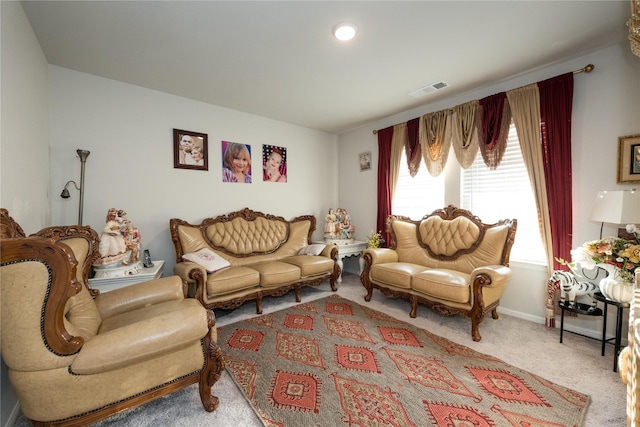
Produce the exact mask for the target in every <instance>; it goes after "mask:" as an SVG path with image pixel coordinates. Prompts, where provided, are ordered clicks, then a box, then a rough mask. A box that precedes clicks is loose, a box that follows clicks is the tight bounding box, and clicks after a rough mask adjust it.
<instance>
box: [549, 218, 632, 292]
mask: <svg viewBox="0 0 640 427" xmlns="http://www.w3.org/2000/svg"><path fill="white" fill-rule="evenodd" d="M626 230H627V233H629V234H630V235H633V236H634V237H635V241H633V240H627V239H623V238H621V237H605V238H604V239H599V240H594V241H591V242H585V243H584V244H583V245H582V246H581V247H579V248H577V249H574V250H572V251H571V258H572V262H567V261H565V260H563V259H561V258H558V259H557V261H558V262H560V263H561V264H564V265H568V266H569V267H570V268H571V269H572V270H573V269H574V267H575V266H576V264H580V266H581V267H583V268H586V269H592V268H595V267H596V265H597V264H609V265H612V266H614V267H616V269H615V272H616V274H617V275H618V276H619V279H621V280H622V281H625V282H633V281H634V280H635V269H636V268H638V267H640V228H638V227H637V226H636V225H635V224H629V225H627V227H626Z"/></svg>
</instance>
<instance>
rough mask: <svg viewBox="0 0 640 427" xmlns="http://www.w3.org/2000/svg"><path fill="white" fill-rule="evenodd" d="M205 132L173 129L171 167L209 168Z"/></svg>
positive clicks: (201, 169) (203, 169)
mask: <svg viewBox="0 0 640 427" xmlns="http://www.w3.org/2000/svg"><path fill="white" fill-rule="evenodd" d="M207 142H208V141H207V134H206V133H199V132H192V131H188V130H182V129H174V130H173V167H174V168H179V169H194V170H200V171H206V170H209V156H208V155H207Z"/></svg>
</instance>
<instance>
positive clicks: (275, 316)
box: [218, 296, 589, 427]
mask: <svg viewBox="0 0 640 427" xmlns="http://www.w3.org/2000/svg"><path fill="white" fill-rule="evenodd" d="M218 343H219V344H220V347H221V348H222V352H223V354H224V357H225V361H226V369H227V371H228V372H229V374H230V375H231V377H232V378H233V379H234V381H235V382H236V384H237V385H238V386H239V387H240V388H241V390H242V392H243V394H244V395H245V397H246V398H247V400H248V401H249V402H250V404H251V405H252V406H253V408H254V410H255V412H256V413H257V414H258V416H259V417H260V419H261V420H262V422H263V423H264V425H265V426H288V427H301V426H305V427H306V426H327V427H333V426H381V427H382V426H385V427H387V426H398V427H399V426H428V425H434V426H455V427H462V426H464V427H471V426H474V427H483V426H554V427H557V426H581V425H582V424H583V420H584V416H585V413H586V410H587V406H588V404H589V396H587V395H584V394H581V393H578V392H575V391H573V390H570V389H567V388H564V387H562V386H559V385H557V384H554V383H552V382H550V381H547V380H545V379H543V378H540V377H538V376H536V375H534V374H532V373H530V372H527V371H524V370H522V369H518V368H515V367H513V366H511V365H509V364H507V363H505V362H503V361H501V360H499V359H497V358H495V357H493V356H488V355H485V354H482V353H478V352H476V351H475V350H472V349H469V348H467V347H464V346H461V345H458V344H455V343H453V342H451V341H449V340H447V339H445V338H442V337H439V336H437V335H434V334H431V333H429V332H428V331H426V330H423V329H419V328H415V327H413V326H411V325H410V324H408V323H405V322H402V321H399V320H397V319H394V318H392V317H390V316H387V315H386V314H384V313H381V312H378V311H375V310H371V309H369V308H367V307H366V306H361V305H359V304H357V303H355V302H353V301H350V300H347V299H344V298H341V297H338V296H331V297H328V298H323V299H320V300H316V301H313V302H309V303H304V304H300V305H297V306H295V307H292V308H289V309H286V310H282V311H278V312H275V313H271V314H266V315H263V316H260V317H256V318H253V319H249V320H245V321H241V322H237V323H234V324H231V325H228V326H224V327H222V328H220V330H219V332H218ZM221 401H222V399H221ZM221 404H224V403H223V402H221Z"/></svg>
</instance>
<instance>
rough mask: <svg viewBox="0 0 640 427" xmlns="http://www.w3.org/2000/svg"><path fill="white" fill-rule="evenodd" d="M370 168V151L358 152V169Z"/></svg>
mask: <svg viewBox="0 0 640 427" xmlns="http://www.w3.org/2000/svg"><path fill="white" fill-rule="evenodd" d="M369 169H371V151H367V152H364V153H360V171H368V170H369Z"/></svg>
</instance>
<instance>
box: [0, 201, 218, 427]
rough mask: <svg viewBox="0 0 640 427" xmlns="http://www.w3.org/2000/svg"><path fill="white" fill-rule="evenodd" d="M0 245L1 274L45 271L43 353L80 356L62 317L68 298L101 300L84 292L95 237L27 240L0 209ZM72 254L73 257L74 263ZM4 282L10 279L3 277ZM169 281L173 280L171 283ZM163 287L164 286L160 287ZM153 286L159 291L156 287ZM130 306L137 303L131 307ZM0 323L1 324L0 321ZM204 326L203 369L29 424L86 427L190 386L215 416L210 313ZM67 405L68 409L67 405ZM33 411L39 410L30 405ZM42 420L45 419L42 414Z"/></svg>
mask: <svg viewBox="0 0 640 427" xmlns="http://www.w3.org/2000/svg"><path fill="white" fill-rule="evenodd" d="M0 242H1V244H2V254H1V255H2V268H5V266H12V265H19V264H21V263H22V264H25V263H26V264H28V263H29V262H33V261H34V260H35V261H38V262H41V263H42V264H44V265H45V266H48V269H49V271H50V280H49V285H48V290H47V291H46V293H47V295H48V296H47V298H46V299H45V303H44V305H43V308H42V314H41V315H42V318H41V321H40V322H41V325H42V326H41V327H42V334H43V339H44V340H45V342H46V345H47V348H49V351H50V352H52V353H53V354H55V355H56V356H59V357H73V356H74V355H76V354H78V353H79V352H81V351H82V348H83V346H84V344H85V340H84V339H83V338H82V337H81V336H78V335H74V334H73V333H71V332H70V331H69V330H68V325H69V322H68V321H67V319H66V318H65V316H66V315H67V310H68V307H69V305H68V304H69V301H70V298H73V297H74V296H76V295H78V294H79V293H81V292H86V291H87V290H88V291H89V294H90V296H89V297H88V298H89V299H91V298H93V299H96V298H98V299H99V298H101V297H102V296H101V295H100V292H99V291H97V290H92V289H90V288H89V286H88V280H87V278H88V276H89V271H90V269H91V265H92V264H93V262H94V261H95V260H96V259H97V258H98V256H99V254H98V249H97V248H98V244H99V236H98V234H97V233H96V232H95V231H94V230H93V229H91V228H90V227H84V226H68V227H65V226H63V227H48V228H45V229H43V230H41V231H39V232H38V233H35V234H32V235H31V236H29V237H25V233H24V231H23V229H22V227H21V226H20V225H19V224H18V223H17V222H16V221H14V219H13V218H12V217H11V216H10V215H9V213H8V211H7V210H6V209H3V208H0ZM75 251H79V253H78V255H77V257H76V255H75ZM83 252H85V253H83ZM76 258H79V259H81V260H83V261H82V262H81V265H78V264H79V263H78V261H77V259H76ZM3 276H4V274H3ZM7 277H11V276H10V275H8V276H7ZM172 279H175V280H173V281H172ZM157 281H164V282H166V283H162V288H163V290H162V291H159V292H165V291H164V289H167V290H168V289H170V288H171V287H173V288H175V284H176V282H177V285H178V286H179V288H180V291H179V293H180V294H181V295H184V291H185V287H184V284H182V282H181V281H180V280H178V279H177V278H165V279H158V280H156V281H155V282H157ZM171 281H172V282H173V283H169V282H171ZM167 284H168V285H169V286H165V285H167ZM154 285H155V283H154ZM158 286H159V287H160V284H159V283H158ZM85 287H86V288H85ZM3 292H4V291H3ZM127 297H128V302H123V304H122V305H126V304H127V303H129V302H132V301H134V300H136V299H139V301H140V303H143V304H144V301H143V299H144V297H139V295H138V294H137V293H136V292H135V291H134V292H129V294H128V295H127ZM153 298H156V300H158V299H159V298H163V297H161V296H160V295H158V296H154V297H153ZM149 303H151V300H149ZM116 304H117V303H116ZM134 304H137V303H135V302H134ZM190 305H191V304H190ZM116 310H117V308H116ZM200 310H202V308H200ZM3 323H5V322H4V321H3ZM8 323H10V322H6V323H5V324H4V325H3V326H4V327H8V326H9V325H8ZM206 323H207V326H206V328H207V329H208V332H207V333H206V335H205V336H204V337H203V338H202V339H201V343H202V345H201V347H202V350H201V351H202V358H203V363H202V364H201V367H200V368H199V369H197V370H195V371H193V372H191V373H190V374H188V375H182V376H180V377H178V378H176V379H172V380H170V381H167V382H164V383H161V384H158V385H154V386H153V387H152V388H149V389H147V390H146V391H143V392H140V393H137V394H135V395H133V396H130V397H126V398H122V399H120V400H117V401H114V402H112V403H109V404H106V405H104V406H101V407H99V408H96V409H93V410H89V411H86V412H82V413H77V414H74V415H71V416H68V417H65V418H61V419H55V420H52V421H40V420H34V419H31V420H30V421H31V423H32V425H34V426H38V427H43V426H86V425H89V424H93V423H95V422H97V421H100V420H102V419H105V418H107V417H110V416H112V415H115V414H117V413H120V412H123V411H127V410H130V409H133V408H136V407H139V406H141V405H144V404H146V403H148V402H150V401H152V400H156V399H158V398H160V397H162V396H165V395H168V394H170V393H173V392H174V391H177V390H180V389H182V388H184V387H187V386H190V385H192V384H199V394H200V398H201V401H202V404H203V407H204V409H205V410H206V411H208V412H211V411H213V410H215V409H216V408H217V407H218V405H219V400H218V398H217V397H216V396H212V395H211V388H212V386H213V385H214V384H215V383H216V382H217V381H218V380H219V378H220V376H221V374H222V370H223V369H224V360H223V357H222V353H221V351H220V348H219V347H218V345H217V343H216V342H215V335H216V333H215V316H214V314H213V312H211V311H206ZM4 341H5V340H3V344H4ZM186 354H187V353H185V355H186ZM153 360H155V359H152V360H151V362H150V363H153ZM9 368H11V367H9ZM150 369H153V368H150ZM40 398H42V399H46V395H44V394H43V395H41V396H38V397H37V398H36V401H38V399H40ZM76 398H77V399H81V398H82V396H77V397H76ZM42 403H44V402H42ZM69 403H70V404H73V402H71V401H70V402H69ZM36 406H39V405H37V404H36ZM43 406H44V405H43ZM45 415H47V416H48V414H45Z"/></svg>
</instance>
